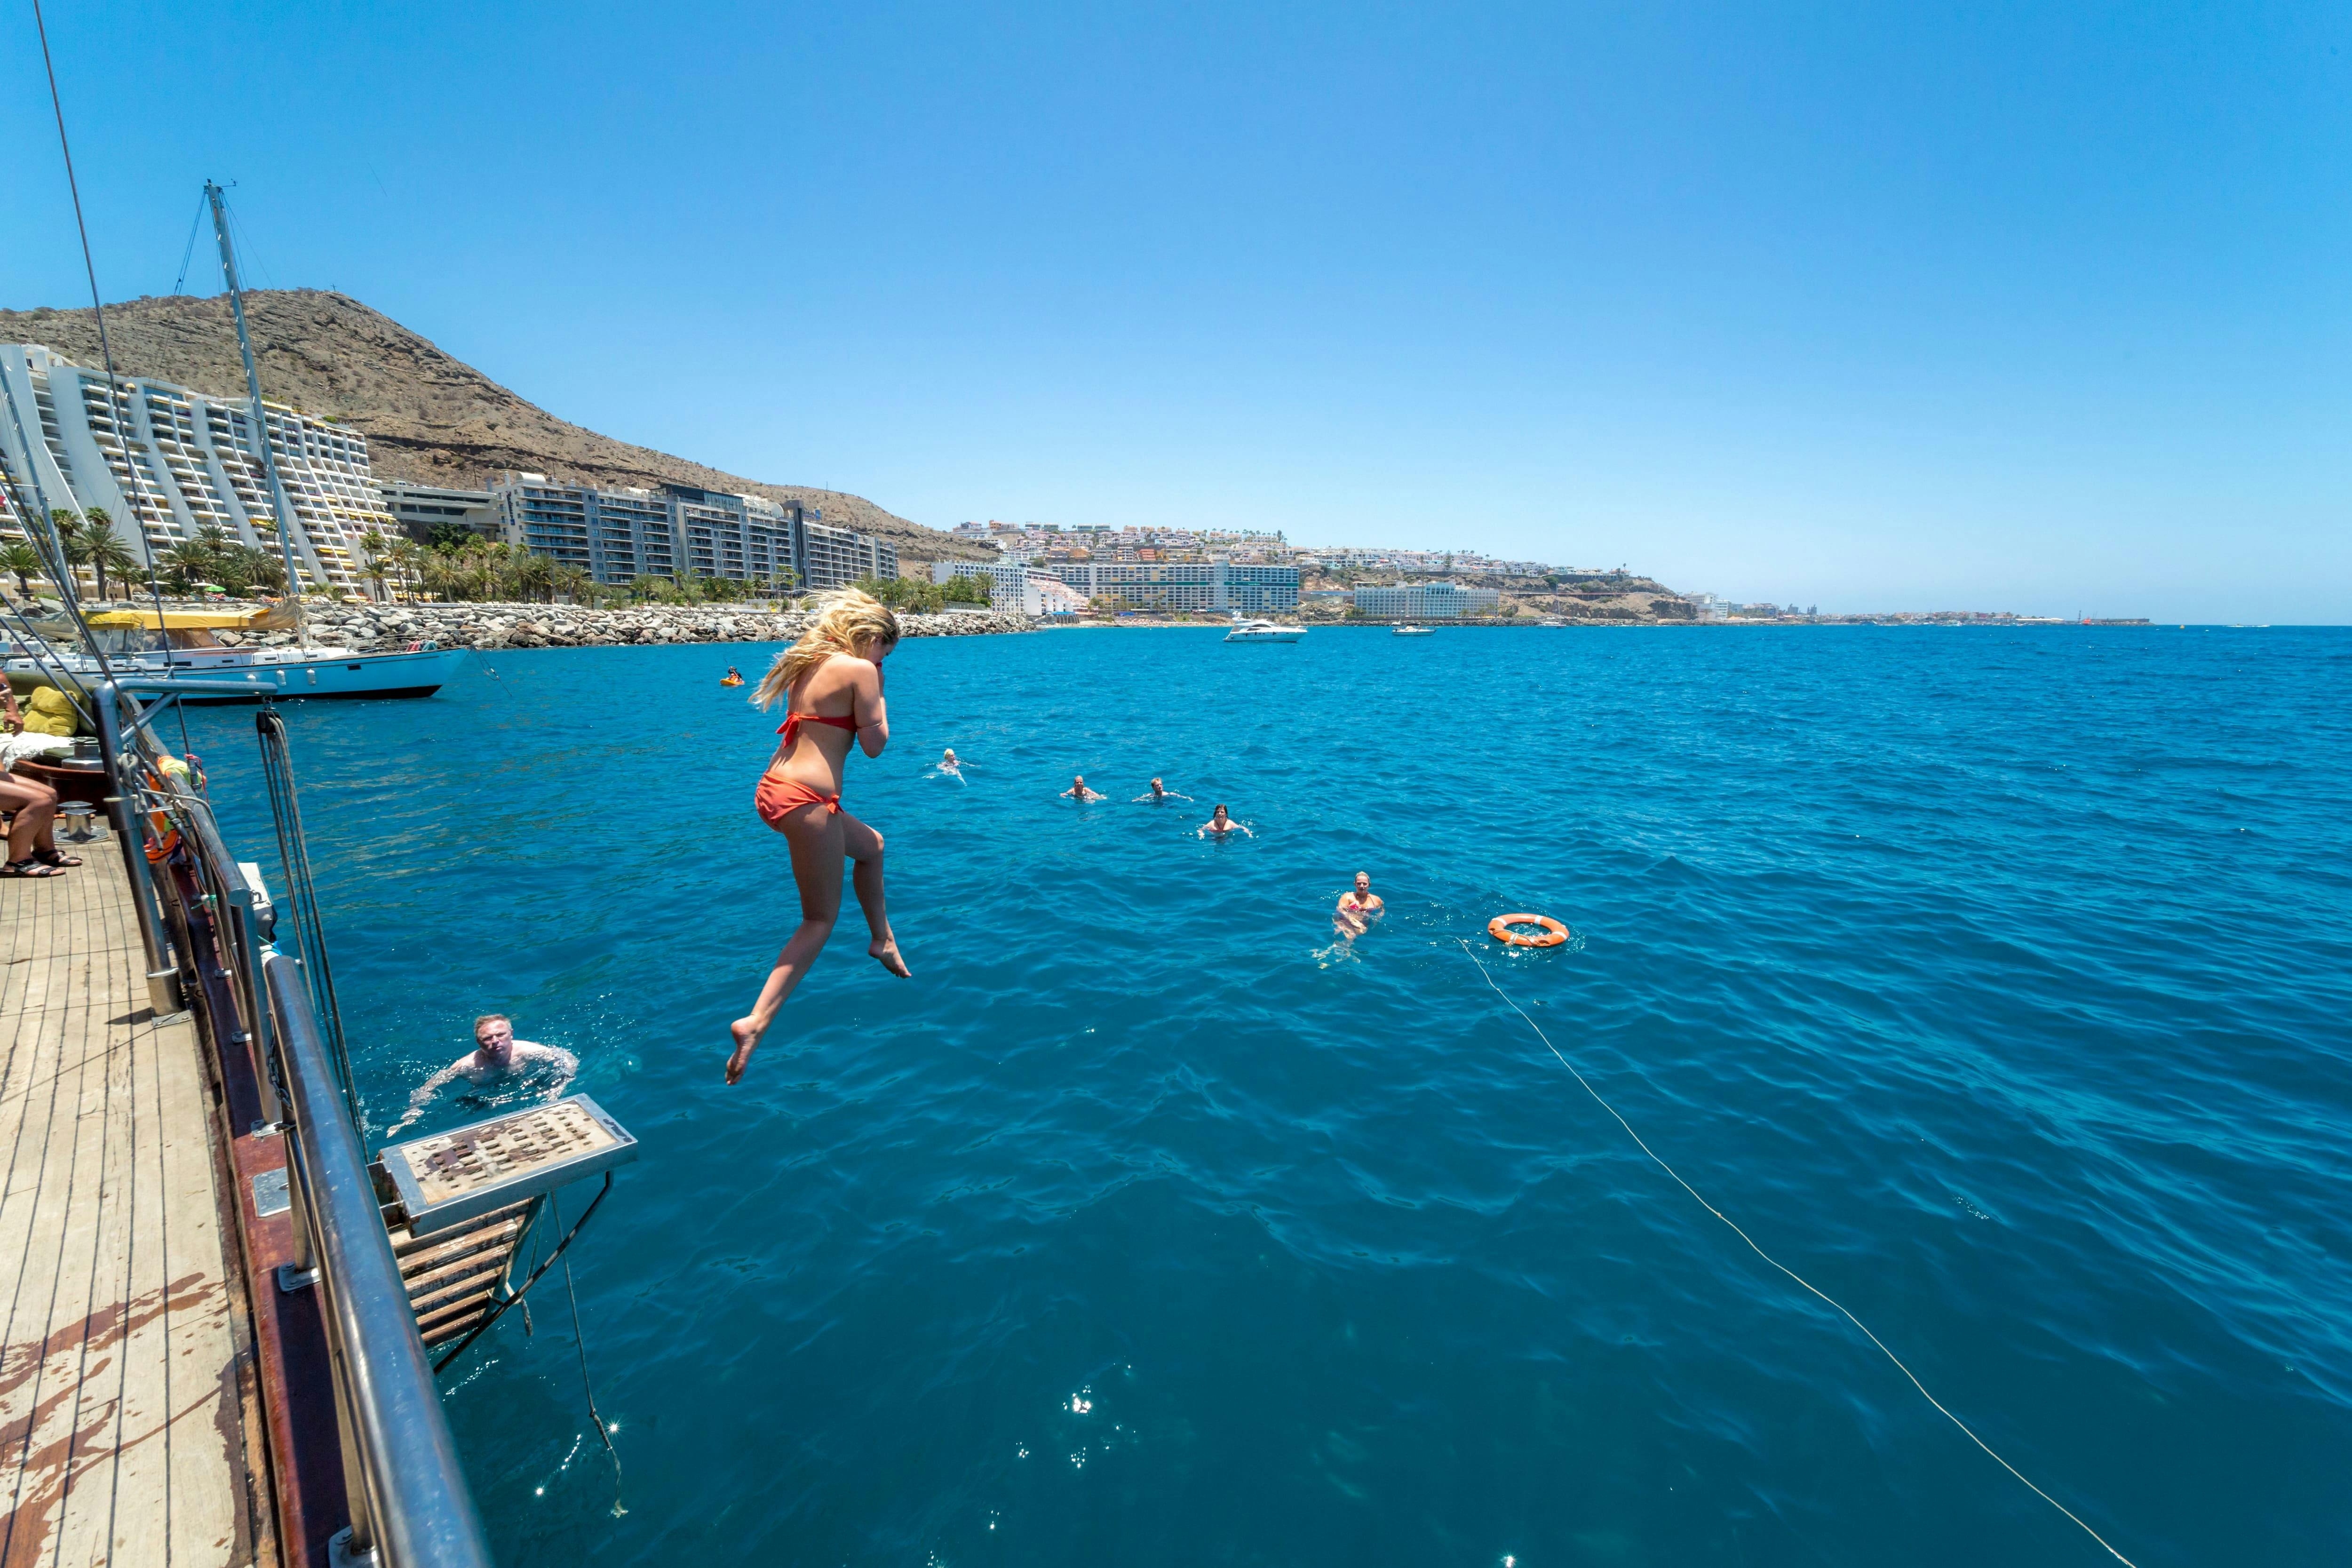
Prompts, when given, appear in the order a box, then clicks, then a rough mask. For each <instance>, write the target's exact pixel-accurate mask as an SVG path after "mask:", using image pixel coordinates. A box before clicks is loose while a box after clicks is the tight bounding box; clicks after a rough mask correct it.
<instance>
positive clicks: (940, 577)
mask: <svg viewBox="0 0 2352 1568" xmlns="http://www.w3.org/2000/svg"><path fill="white" fill-rule="evenodd" d="M959 577H979V578H982V579H984V580H985V581H986V582H987V584H988V602H989V604H990V605H992V607H993V608H996V609H1000V610H1018V611H1020V612H1021V613H1022V614H1023V615H1024V616H1074V615H1076V614H1077V613H1078V612H1079V611H1080V610H1083V609H1085V608H1086V607H1087V602H1086V600H1085V598H1084V597H1083V596H1081V595H1079V594H1078V593H1076V591H1075V590H1073V589H1072V588H1071V587H1070V585H1069V584H1067V583H1065V582H1064V581H1063V580H1062V579H1061V578H1060V577H1058V576H1056V575H1055V574H1053V573H1051V572H1041V571H1039V570H1038V569H1037V568H1036V567H1034V566H1032V565H1029V564H1028V563H1025V562H1019V561H1001V562H979V561H934V562H932V563H931V581H932V582H934V583H936V584H940V586H942V587H944V586H946V585H947V584H950V583H952V582H954V581H955V580H956V579H957V578H959Z"/></svg>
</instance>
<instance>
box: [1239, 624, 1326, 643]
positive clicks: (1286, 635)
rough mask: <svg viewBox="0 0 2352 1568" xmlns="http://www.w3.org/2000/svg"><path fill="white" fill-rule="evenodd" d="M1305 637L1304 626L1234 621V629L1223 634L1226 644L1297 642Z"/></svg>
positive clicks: (1305, 629)
mask: <svg viewBox="0 0 2352 1568" xmlns="http://www.w3.org/2000/svg"><path fill="white" fill-rule="evenodd" d="M1306 635H1307V628H1306V627H1305V626H1278V625H1276V623H1275V622H1273V621H1235V622H1234V629H1233V630H1231V631H1229V632H1227V633H1226V634H1225V640H1226V641H1227V642H1297V640H1298V639H1299V638H1300V637H1305V636H1306Z"/></svg>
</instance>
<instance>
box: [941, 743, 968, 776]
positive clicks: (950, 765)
mask: <svg viewBox="0 0 2352 1568" xmlns="http://www.w3.org/2000/svg"><path fill="white" fill-rule="evenodd" d="M962 771H963V764H962V763H959V762H957V761H956V754H955V748H954V747H953V746H950V747H949V748H948V749H947V750H946V751H944V752H940V772H941V773H961V772H962Z"/></svg>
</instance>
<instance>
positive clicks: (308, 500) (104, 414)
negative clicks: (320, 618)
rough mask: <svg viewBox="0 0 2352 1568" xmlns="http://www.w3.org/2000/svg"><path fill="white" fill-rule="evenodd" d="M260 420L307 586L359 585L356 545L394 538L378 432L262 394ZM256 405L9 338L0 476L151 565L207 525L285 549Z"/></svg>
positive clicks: (3, 350)
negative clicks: (97, 518)
mask: <svg viewBox="0 0 2352 1568" xmlns="http://www.w3.org/2000/svg"><path fill="white" fill-rule="evenodd" d="M261 424H262V426H263V428H264V429H266V431H267V438H268V441H269V445H270V451H271V454H272V455H273V456H274V457H275V458H276V459H277V464H278V478H279V479H280V480H281V482H282V483H283V484H284V485H285V488H286V495H287V500H288V501H289V504H290V505H291V507H292V509H293V515H292V516H291V517H290V518H289V519H288V525H289V526H288V532H289V535H290V536H291V537H292V540H293V543H294V551H295V557H296V560H297V563H299V566H300V567H301V570H302V572H303V574H304V576H305V577H306V578H308V579H309V580H310V581H311V582H313V583H324V584H330V585H331V586H334V587H337V588H343V589H355V588H357V587H358V586H359V582H360V567H361V552H360V548H359V541H360V538H361V536H362V535H363V534H365V533H367V532H368V531H370V530H371V529H382V530H384V531H390V529H391V526H392V521H393V519H392V516H391V513H390V512H388V511H387V510H385V507H384V501H383V494H382V492H381V491H380V490H379V489H377V487H376V482H375V476H374V474H373V471H372V470H371V469H370V468H369V466H368V447H367V437H364V436H362V435H361V434H360V433H359V432H357V431H356V430H349V429H345V428H344V427H343V426H340V425H337V424H335V423H333V422H332V421H330V420H324V419H314V418H311V417H310V416H307V415H304V414H300V413H298V412H296V411H295V410H294V409H292V408H289V407H287V406H286V405H282V404H277V403H270V402H268V401H267V400H264V402H263V405H262V421H261ZM260 439H261V434H260V432H259V431H257V428H256V424H255V420H254V416H253V408H252V404H251V401H250V400H249V399H247V398H242V397H237V398H230V397H222V396H217V395H213V394H210V393H203V392H196V391H193V390H191V389H190V388H188V387H184V386H178V385H174V384H172V383H170V382H165V381H153V380H150V379H148V378H146V377H143V376H128V375H118V376H116V377H115V378H114V384H113V386H112V387H111V388H110V387H109V386H108V384H107V376H106V373H105V372H104V371H102V370H92V369H90V368H89V367H88V366H86V365H80V364H77V363H74V362H73V361H71V360H69V359H68V358H66V357H65V356H64V355H63V354H60V353H57V352H56V351H55V350H53V349H49V348H47V347H44V346H43V345H41V344H38V343H0V468H5V471H6V473H7V475H8V477H9V478H10V479H14V480H15V481H16V484H17V486H18V487H19V488H20V489H21V490H22V491H23V492H24V493H25V494H26V498H27V499H28V500H30V501H31V503H32V504H33V505H35V506H37V507H39V508H40V509H41V510H43V511H54V510H59V509H64V510H72V511H78V512H79V511H85V510H88V509H89V508H91V507H100V508H103V509H105V511H106V513H107V515H108V517H110V519H112V520H113V524H114V531H115V532H116V533H117V534H118V535H119V536H120V537H121V540H122V542H124V543H125V544H126V545H128V546H129V547H130V549H131V552H132V553H133V554H134V555H136V556H137V557H138V558H139V559H140V560H141V561H142V562H145V561H148V560H151V559H152V558H153V557H154V556H155V555H157V554H159V553H161V552H163V551H166V550H169V549H171V548H173V546H174V545H177V544H180V543H183V542H185V541H187V540H188V539H190V538H191V537H193V536H194V533H195V532H196V531H197V530H198V529H200V528H204V527H206V526H216V527H219V528H221V529H223V530H226V532H227V533H228V535H229V537H230V538H232V539H234V540H236V541H237V542H240V543H244V544H249V545H254V546H256V547H257V548H260V549H264V550H268V551H270V552H273V553H274V552H276V551H277V548H278V538H277V528H278V521H277V517H278V512H277V507H276V506H275V504H274V503H273V502H272V500H271V498H270V495H269V482H268V478H267V476H266V475H265V474H264V472H263V470H262V462H261V455H260V452H261V449H260V447H259V445H258V442H259V440H260Z"/></svg>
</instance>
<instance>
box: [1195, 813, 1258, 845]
mask: <svg viewBox="0 0 2352 1568" xmlns="http://www.w3.org/2000/svg"><path fill="white" fill-rule="evenodd" d="M1228 833H1238V834H1240V835H1241V836H1242V837H1244V838H1255V837H1257V835H1256V834H1255V833H1252V832H1251V831H1250V830H1249V829H1248V828H1246V827H1244V826H1242V825H1241V824H1240V823H1238V822H1235V821H1234V819H1233V818H1232V817H1230V816H1226V815H1225V808H1224V807H1223V805H1220V806H1218V807H1217V809H1216V810H1214V811H1213V812H1211V813H1209V820H1208V821H1206V822H1204V823H1202V824H1201V831H1200V837H1202V838H1223V837H1224V836H1225V835H1226V834H1228Z"/></svg>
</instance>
